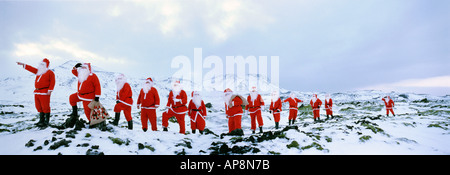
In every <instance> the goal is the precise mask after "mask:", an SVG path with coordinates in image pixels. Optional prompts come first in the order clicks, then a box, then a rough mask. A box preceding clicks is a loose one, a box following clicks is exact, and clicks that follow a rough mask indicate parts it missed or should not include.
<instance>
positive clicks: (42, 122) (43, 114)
mask: <svg viewBox="0 0 450 175" xmlns="http://www.w3.org/2000/svg"><path fill="white" fill-rule="evenodd" d="M44 120H45V113H43V112H40V113H39V121H38V122H37V123H35V124H34V125H36V126H39V127H41V126H42V125H43V124H44Z"/></svg>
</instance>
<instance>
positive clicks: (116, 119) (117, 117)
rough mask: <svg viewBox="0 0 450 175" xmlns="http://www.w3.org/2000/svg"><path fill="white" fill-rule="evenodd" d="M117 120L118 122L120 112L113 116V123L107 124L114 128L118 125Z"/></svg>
mask: <svg viewBox="0 0 450 175" xmlns="http://www.w3.org/2000/svg"><path fill="white" fill-rule="evenodd" d="M119 120H120V112H116V115H115V116H114V121H112V122H109V123H111V124H112V125H114V126H117V125H119Z"/></svg>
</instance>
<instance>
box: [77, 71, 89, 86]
mask: <svg viewBox="0 0 450 175" xmlns="http://www.w3.org/2000/svg"><path fill="white" fill-rule="evenodd" d="M89 74H90V72H89V70H87V69H80V70H79V71H78V81H79V82H80V83H83V82H84V81H86V79H87V78H88V77H89Z"/></svg>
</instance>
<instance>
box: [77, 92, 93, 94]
mask: <svg viewBox="0 0 450 175" xmlns="http://www.w3.org/2000/svg"><path fill="white" fill-rule="evenodd" d="M92 93H94V92H88V93H84V94H82V93H79V94H80V95H86V94H92Z"/></svg>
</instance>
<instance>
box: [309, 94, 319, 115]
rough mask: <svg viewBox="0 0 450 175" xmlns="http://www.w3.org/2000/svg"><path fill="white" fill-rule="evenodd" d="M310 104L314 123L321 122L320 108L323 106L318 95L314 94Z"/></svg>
mask: <svg viewBox="0 0 450 175" xmlns="http://www.w3.org/2000/svg"><path fill="white" fill-rule="evenodd" d="M309 103H310V104H311V108H312V111H313V115H314V121H320V106H321V105H322V101H321V100H320V99H318V98H317V94H313V96H312V98H311V101H310V102H309Z"/></svg>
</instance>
